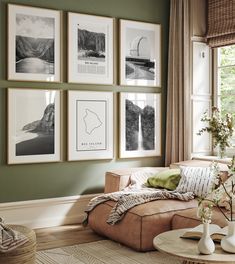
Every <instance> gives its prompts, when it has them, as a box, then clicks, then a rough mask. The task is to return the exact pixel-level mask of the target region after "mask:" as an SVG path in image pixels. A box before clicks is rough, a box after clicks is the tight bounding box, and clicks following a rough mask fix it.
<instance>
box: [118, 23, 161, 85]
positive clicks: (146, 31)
mask: <svg viewBox="0 0 235 264" xmlns="http://www.w3.org/2000/svg"><path fill="white" fill-rule="evenodd" d="M120 30H121V50H120V54H121V57H120V58H121V61H120V65H121V75H120V78H121V80H120V82H121V84H125V85H140V86H160V66H161V65H160V64H161V54H160V41H161V40H160V25H157V24H150V23H142V22H135V21H128V20H120Z"/></svg>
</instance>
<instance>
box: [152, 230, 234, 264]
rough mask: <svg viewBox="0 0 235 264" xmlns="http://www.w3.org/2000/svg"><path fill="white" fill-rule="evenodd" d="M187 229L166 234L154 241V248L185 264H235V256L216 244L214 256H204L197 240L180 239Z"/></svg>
mask: <svg viewBox="0 0 235 264" xmlns="http://www.w3.org/2000/svg"><path fill="white" fill-rule="evenodd" d="M186 231H187V229H178V230H172V231H168V232H164V233H162V234H160V235H158V236H156V237H155V238H154V239H153V245H154V247H155V248H156V249H157V250H159V251H161V252H163V253H166V254H169V255H171V256H175V257H177V258H180V259H182V260H183V261H184V262H183V263H220V264H222V263H227V264H228V263H229V264H235V254H229V253H226V252H224V251H223V250H222V248H221V247H220V244H219V243H216V244H215V246H216V249H215V252H214V253H213V254H212V255H202V254H200V253H199V252H198V249H197V244H198V241H197V240H192V239H185V238H180V236H182V235H183V234H184V232H186Z"/></svg>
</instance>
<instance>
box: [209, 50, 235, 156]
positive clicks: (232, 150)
mask: <svg viewBox="0 0 235 264" xmlns="http://www.w3.org/2000/svg"><path fill="white" fill-rule="evenodd" d="M218 49H219V48H214V49H212V80H213V81H212V103H213V105H214V106H216V107H220V106H219V100H218V98H219V92H218V90H219V89H218V69H219V65H218ZM234 122H235V120H234ZM234 125H235V124H234ZM212 151H213V153H214V154H215V153H216V154H218V149H217V148H212ZM226 155H227V156H228V157H232V156H233V155H235V147H227V148H226Z"/></svg>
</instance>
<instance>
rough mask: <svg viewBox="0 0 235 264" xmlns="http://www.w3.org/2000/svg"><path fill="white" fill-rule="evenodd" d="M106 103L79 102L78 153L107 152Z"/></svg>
mask: <svg viewBox="0 0 235 264" xmlns="http://www.w3.org/2000/svg"><path fill="white" fill-rule="evenodd" d="M106 103H107V102H106V101H102V100H101V101H93V100H77V104H76V108H77V110H76V114H77V116H76V122H77V124H76V130H77V133H76V142H77V143H76V145H77V151H92V150H106V149H107V140H106V129H107V127H106V126H107V125H106V124H107V121H106V119H107V113H106V111H107V106H106Z"/></svg>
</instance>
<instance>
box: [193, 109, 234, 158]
mask: <svg viewBox="0 0 235 264" xmlns="http://www.w3.org/2000/svg"><path fill="white" fill-rule="evenodd" d="M201 121H202V122H207V123H208V125H207V126H206V127H203V128H202V129H200V130H199V131H198V133H197V135H202V134H203V133H204V132H208V133H211V135H212V139H213V148H215V147H217V146H218V154H219V155H218V156H219V158H221V159H222V158H224V157H225V153H226V147H230V139H231V137H232V135H233V131H234V128H233V118H232V115H231V114H230V113H227V114H225V116H224V117H223V116H222V115H221V112H220V110H219V108H217V107H215V106H213V107H212V114H211V117H210V116H209V115H208V112H207V111H206V112H205V113H204V114H203V116H202V118H201Z"/></svg>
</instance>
